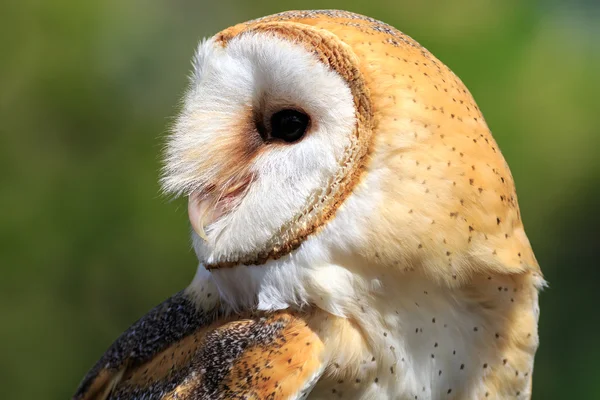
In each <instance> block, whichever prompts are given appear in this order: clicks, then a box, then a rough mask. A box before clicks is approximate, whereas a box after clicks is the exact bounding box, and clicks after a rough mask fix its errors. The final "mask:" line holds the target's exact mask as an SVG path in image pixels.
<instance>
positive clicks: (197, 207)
mask: <svg viewBox="0 0 600 400" xmlns="http://www.w3.org/2000/svg"><path fill="white" fill-rule="evenodd" d="M211 197H212V196H205V195H203V193H201V192H194V193H192V194H191V195H190V196H189V198H188V216H189V218H190V223H191V224H192V229H193V230H194V232H196V233H197V234H198V236H200V238H202V240H204V241H205V242H207V241H208V237H207V236H206V231H205V230H204V227H205V226H206V225H208V224H210V223H211V222H213V221H212V220H213V218H212V214H214V212H212V211H211V210H214V204H212V203H214V201H212V198H211Z"/></svg>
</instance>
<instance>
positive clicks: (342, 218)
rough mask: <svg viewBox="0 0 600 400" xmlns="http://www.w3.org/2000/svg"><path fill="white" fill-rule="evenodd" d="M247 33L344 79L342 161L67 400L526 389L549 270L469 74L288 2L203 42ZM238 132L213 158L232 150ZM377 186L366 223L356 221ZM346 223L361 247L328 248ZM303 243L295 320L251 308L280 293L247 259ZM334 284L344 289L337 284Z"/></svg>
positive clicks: (271, 259)
mask: <svg viewBox="0 0 600 400" xmlns="http://www.w3.org/2000/svg"><path fill="white" fill-rule="evenodd" d="M256 32H259V33H267V34H269V35H273V36H276V37H278V38H282V39H284V40H286V41H288V42H289V43H290V45H292V44H293V45H299V46H302V47H303V48H304V49H306V50H308V52H309V53H311V54H314V56H315V57H316V59H317V60H318V61H320V62H321V63H323V64H325V65H327V66H328V68H330V69H331V70H333V71H335V72H336V73H337V74H339V75H340V76H341V77H342V78H343V79H344V81H345V82H346V84H347V85H348V87H349V88H350V91H351V95H352V98H353V100H354V107H355V109H356V129H355V131H354V132H353V135H354V136H353V139H352V142H351V143H353V147H351V152H350V153H349V154H348V155H347V158H346V159H344V160H343V162H341V164H343V165H344V166H345V169H343V170H342V171H341V172H340V173H339V176H336V177H334V178H335V179H333V180H332V182H334V184H332V185H331V186H329V187H328V188H330V190H329V189H328V192H327V193H326V194H324V195H322V196H321V197H320V198H319V197H318V196H317V199H318V204H319V207H320V208H319V207H315V205H314V204H307V205H306V210H309V211H306V210H305V211H303V212H301V213H300V214H301V215H302V218H299V219H298V220H294V221H291V222H290V223H289V224H288V225H285V226H284V227H282V228H281V229H280V230H278V231H277V232H276V233H275V234H274V236H273V239H272V240H270V241H268V242H267V243H266V244H265V245H264V248H262V249H261V250H259V251H254V252H249V253H247V254H228V255H227V258H226V260H224V261H222V262H221V261H219V262H214V263H207V265H206V266H207V268H209V269H211V270H212V272H211V274H208V273H206V274H208V275H207V276H206V277H205V279H204V280H201V283H200V284H198V283H197V282H196V281H195V283H193V284H192V285H191V286H190V288H189V289H188V291H186V292H185V294H180V295H177V296H175V297H174V298H173V299H171V300H168V301H167V302H166V303H165V305H161V306H159V307H158V308H157V309H155V310H154V311H152V312H151V313H150V314H148V315H147V316H146V317H144V318H142V320H140V322H138V323H136V325H134V326H133V327H132V328H130V330H129V331H128V332H126V333H125V334H123V336H122V337H121V338H120V339H119V340H118V341H117V342H116V343H115V344H114V345H113V346H112V347H111V348H110V349H109V351H108V352H107V354H106V355H105V356H104V357H103V358H102V359H101V360H100V361H99V363H98V364H97V366H96V367H94V369H93V370H92V371H91V372H90V373H89V374H88V376H87V377H86V378H85V379H84V381H83V383H82V386H81V388H80V390H79V391H78V394H77V395H76V397H75V398H76V399H104V398H109V399H126V398H127V399H129V398H133V399H135V398H144V399H154V398H156V399H184V400H191V399H208V398H210V399H213V398H214V399H219V398H253V399H263V398H273V399H279V398H281V399H283V398H301V397H305V396H310V397H311V398H346V399H369V398H378V399H379V398H381V399H386V398H387V399H392V398H394V399H396V398H402V399H405V398H406V399H441V398H444V399H471V398H477V399H481V398H485V399H488V398H489V399H505V398H518V399H524V398H529V397H530V396H531V377H532V372H533V361H534V356H535V352H536V349H537V346H538V333H537V321H538V315H539V309H538V306H537V296H538V290H539V289H540V288H541V287H542V286H543V284H544V281H543V278H542V275H541V271H540V268H539V266H538V264H537V261H536V259H535V256H534V254H533V252H532V250H531V247H530V244H529V241H528V239H527V236H526V235H525V232H524V229H523V225H522V222H521V216H520V211H519V207H518V202H517V196H516V191H515V186H514V182H513V178H512V175H511V173H510V170H509V168H508V166H507V165H506V162H505V161H504V158H503V157H502V154H501V153H500V150H499V148H498V146H497V144H496V142H495V140H494V139H493V137H492V135H491V133H490V131H489V129H488V127H487V125H486V123H485V120H484V118H483V116H482V114H481V112H480V110H479V108H478V107H477V105H476V103H475V101H474V100H473V98H472V97H471V94H470V93H469V92H468V90H467V89H466V88H465V86H464V85H463V83H462V82H461V81H460V79H459V78H458V77H456V75H454V73H452V71H450V69H448V68H447V67H446V66H445V65H444V64H443V63H442V62H440V61H439V60H437V59H436V58H435V57H434V56H433V55H431V53H429V52H428V51H427V50H426V49H424V48H423V47H422V46H420V45H419V44H418V43H417V42H416V41H414V40H413V39H412V38H410V37H409V36H407V35H404V34H403V33H401V32H399V31H397V30H396V29H395V28H393V27H391V26H389V25H386V24H384V23H382V22H379V21H377V20H374V19H372V18H369V17H365V16H361V15H357V14H353V13H349V12H344V11H336V10H325V11H290V12H285V13H281V14H276V15H272V16H268V17H264V18H260V19H257V20H253V21H249V22H246V23H243V24H239V25H236V26H233V27H231V28H228V29H226V30H224V31H223V32H220V33H219V34H217V35H215V37H214V39H215V42H216V43H217V44H218V45H220V46H223V47H226V46H228V43H229V42H230V41H232V40H234V39H235V38H237V37H240V36H242V35H244V34H248V33H256ZM236 143H246V141H243V140H242V141H238V142H235V141H232V142H231V144H230V143H229V142H227V143H225V146H224V147H223V149H222V150H221V155H224V154H240V151H242V150H244V149H240V148H236V147H235V146H237V145H238V144H236ZM227 146H230V148H227ZM202 151H204V150H203V149H191V150H190V152H189V154H200V153H202ZM186 154H188V153H186ZM346 166H347V167H346ZM244 167H246V166H244V165H241V166H240V165H236V166H235V168H244ZM382 182H383V183H382ZM373 188H375V190H374V189H373ZM375 193H376V196H377V197H376V201H375V202H374V203H373V204H375V205H374V206H373V209H374V210H373V211H372V212H369V213H368V214H365V215H368V217H365V218H363V219H360V220H358V222H357V220H354V219H352V218H353V216H352V213H355V214H359V212H363V209H362V208H361V206H362V205H363V204H369V205H371V203H365V201H364V199H365V198H368V199H371V198H372V197H375ZM357 199H358V200H357ZM313 210H317V211H315V212H313ZM347 221H350V228H351V229H355V226H357V225H360V229H361V230H360V240H356V241H353V242H350V241H349V242H347V243H346V242H344V243H342V245H339V243H336V242H335V237H336V234H337V233H338V232H339V231H341V230H345V229H349V226H348V225H344V224H347ZM365 221H366V222H365ZM351 229H350V230H351ZM306 242H310V243H311V246H317V245H315V244H314V243H315V242H317V243H318V245H319V246H321V247H318V248H319V251H323V252H325V250H323V249H326V250H327V251H329V252H330V253H328V254H329V255H328V257H327V258H325V259H326V262H325V261H323V262H322V263H323V264H324V265H325V266H321V265H315V266H314V271H315V272H314V275H310V274H309V277H308V278H306V277H305V276H304V275H302V273H304V272H302V273H300V272H294V274H296V275H293V274H292V275H291V277H292V278H291V279H293V282H294V284H296V285H298V286H301V289H302V290H304V291H305V294H304V296H305V298H303V299H302V301H296V298H295V296H296V293H295V292H294V294H293V295H292V296H291V297H293V298H292V299H291V300H289V299H288V300H289V304H290V306H289V308H293V306H292V305H294V304H296V305H300V306H301V307H299V308H301V309H302V313H292V312H290V311H289V309H288V310H287V311H275V310H272V309H270V308H269V307H263V309H268V310H269V311H267V312H261V313H257V312H256V311H253V310H255V307H256V297H258V298H259V300H260V301H259V302H258V303H259V307H260V306H261V304H262V302H264V297H261V295H263V294H262V293H260V291H261V290H265V289H264V288H265V287H268V288H269V289H270V290H273V291H272V292H269V295H270V296H273V295H274V294H278V295H280V296H282V297H283V295H281V294H280V293H276V291H275V290H276V289H273V287H275V288H276V287H277V286H273V287H270V286H268V285H267V282H265V281H258V282H259V284H258V285H257V286H256V287H255V288H254V289H253V288H252V286H251V283H252V282H253V279H255V277H256V276H257V275H258V276H263V277H264V275H260V274H261V273H262V272H260V273H259V272H257V270H256V268H263V269H265V268H270V269H273V270H276V268H288V269H289V268H291V265H290V264H289V263H290V260H296V261H295V262H296V263H300V262H301V261H298V260H302V259H303V257H305V253H309V252H310V247H309V246H304V244H305V243H306ZM332 243H333V244H332ZM328 246H330V247H331V246H332V247H334V251H330V249H329V247H328ZM347 248H350V249H351V251H348V250H346V249H347ZM290 255H292V256H295V258H290ZM280 259H281V260H282V261H279V260H280ZM201 261H202V260H201ZM286 262H287V263H288V264H286ZM239 264H249V265H262V267H251V268H246V267H244V266H243V265H239ZM340 266H341V268H340ZM309 267H310V268H313V265H312V264H309ZM309 267H307V266H305V265H303V266H301V267H299V268H300V269H301V270H302V271H304V270H306V269H310V268H309ZM302 268H304V269H302ZM319 268H321V269H322V270H323V271H325V272H321V270H319ZM203 269H204V267H203V266H201V268H200V270H203ZM278 274H279V275H278ZM274 275H275V276H279V278H278V279H281V280H285V279H288V280H289V278H286V275H284V274H283V272H282V271H279V272H278V273H275V274H274ZM348 276H350V278H349V281H350V282H351V283H350V284H349V286H343V281H344V279H346V278H347V277H348ZM332 277H334V279H339V281H340V282H335V283H336V284H340V287H344V288H349V289H348V290H347V291H345V292H344V291H341V292H335V293H332V292H331V288H332V284H331V282H328V281H327V280H328V279H331V278H332ZM213 279H214V280H215V282H216V284H217V285H219V290H218V293H219V296H218V295H217V290H216V289H215V287H214V284H215V283H214V282H212V280H213ZM207 282H210V285H208V284H207ZM268 283H269V284H272V282H268ZM207 285H208V286H207ZM211 285H212V286H211ZM207 287H210V289H206V288H207ZM252 290H256V293H254V292H253V291H252ZM245 292H249V293H250V294H251V295H252V296H250V297H248V299H249V301H247V303H246V304H245V303H243V302H238V303H236V304H234V305H233V306H231V305H229V304H227V301H231V300H232V299H237V298H238V297H241V296H242V293H245ZM209 293H210V294H209ZM211 295H212V300H210V301H209V300H208V297H209V296H211ZM215 298H218V301H217V302H215V301H214V299H215ZM226 300H227V301H226ZM269 300H270V299H269ZM217 303H218V304H217ZM273 303H277V302H275V301H273ZM281 303H282V301H281V300H280V301H279V303H277V304H281ZM240 304H242V305H243V306H244V307H242V314H241V315H238V314H234V313H232V312H231V308H236V309H239V308H240ZM267 304H271V303H270V302H267ZM230 306H231V307H230ZM234 306H235V307H234ZM157 310H158V311H157ZM161 310H162V311H161ZM164 310H170V311H168V312H166V313H165V312H164ZM216 310H218V312H216ZM244 313H245V314H244ZM157 330H160V332H161V333H160V334H159V335H156V333H155V332H156V331H157Z"/></svg>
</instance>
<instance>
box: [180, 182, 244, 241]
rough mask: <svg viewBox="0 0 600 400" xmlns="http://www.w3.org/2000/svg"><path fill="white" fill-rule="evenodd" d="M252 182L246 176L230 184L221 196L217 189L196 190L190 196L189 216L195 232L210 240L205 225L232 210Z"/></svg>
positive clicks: (205, 239) (203, 238)
mask: <svg viewBox="0 0 600 400" xmlns="http://www.w3.org/2000/svg"><path fill="white" fill-rule="evenodd" d="M251 182H252V178H251V177H246V178H244V179H241V180H239V181H237V182H236V183H235V184H233V185H231V186H229V187H228V188H227V190H225V191H224V192H223V193H222V194H221V195H220V196H218V195H217V194H216V191H215V190H214V188H213V190H210V191H195V192H193V193H192V194H190V196H189V198H188V216H189V218H190V223H191V224H192V228H193V229H194V232H196V233H197V234H198V236H200V238H202V240H204V241H205V242H208V236H207V235H206V230H205V227H206V226H208V225H210V224H212V223H213V222H215V221H216V220H217V219H219V218H220V217H221V216H223V215H224V214H226V213H228V212H229V211H231V210H232V209H233V208H234V207H235V206H236V205H237V204H238V203H239V201H240V200H241V198H242V197H243V196H244V195H245V193H246V189H247V188H248V186H249V185H250V183H251Z"/></svg>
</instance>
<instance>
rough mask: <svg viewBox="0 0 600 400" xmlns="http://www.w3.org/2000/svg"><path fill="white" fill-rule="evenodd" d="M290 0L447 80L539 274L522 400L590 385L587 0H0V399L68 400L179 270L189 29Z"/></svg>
mask: <svg viewBox="0 0 600 400" xmlns="http://www.w3.org/2000/svg"><path fill="white" fill-rule="evenodd" d="M364 3H367V5H365V4H364ZM298 8H300V9H306V8H346V9H349V10H351V11H355V12H359V13H362V14H367V15H369V16H372V17H375V18H378V19H381V20H384V21H385V22H388V23H390V24H392V25H394V26H396V27H397V28H399V29H400V30H402V31H404V32H405V33H408V34H409V35H411V36H413V37H414V38H415V39H417V40H418V41H419V42H421V43H422V44H423V45H424V46H426V47H427V48H428V49H429V50H431V51H432V52H433V53H434V54H435V55H436V56H437V57H438V58H440V59H441V60H442V61H443V62H445V63H446V64H448V65H449V66H450V67H451V68H452V69H453V70H454V71H455V72H456V73H457V74H458V75H459V76H460V77H461V78H462V79H463V81H464V82H465V83H466V84H467V86H468V87H469V88H470V90H471V91H472V93H473V94H474V96H475V99H476V100H477V101H478V103H479V106H480V108H481V109H482V110H483V112H484V115H485V116H486V119H487V121H488V124H489V125H490V127H491V129H492V131H493V132H494V134H495V137H496V139H497V141H498V142H499V144H500V147H501V148H502V150H503V152H504V154H505V156H506V158H507V160H508V162H509V164H510V165H511V168H512V171H513V174H514V176H515V179H516V182H517V188H518V193H519V200H520V204H521V209H522V214H523V218H524V221H525V226H526V229H527V232H528V234H529V237H530V239H531V242H532V244H533V247H534V250H535V252H536V254H537V257H538V259H539V262H540V264H541V265H542V268H543V270H544V272H545V276H546V278H547V279H548V281H549V282H550V288H549V289H548V290H546V291H545V292H544V293H543V295H542V297H541V309H542V314H541V320H540V335H541V347H540V350H539V353H538V356H537V363H536V369H535V374H534V389H535V390H534V393H535V394H534V398H535V399H598V398H600V378H599V377H600V363H599V362H598V360H599V357H600V268H598V267H599V266H600V265H599V262H598V261H597V260H598V258H597V257H598V251H599V250H600V242H599V240H598V239H599V238H600V229H599V228H598V227H599V225H600V217H599V213H598V205H599V198H600V196H599V189H598V186H599V183H600V179H599V178H600V155H599V152H600V137H599V135H598V134H599V133H600V102H599V100H598V95H599V94H600V3H599V2H597V1H593V0H589V1H584V0H581V1H566V0H565V1H546V2H543V1H538V2H532V1H523V0H502V1H499V0H473V1H466V0H455V1H448V2H441V1H433V0H429V1H418V2H417V1H413V2H409V1H398V0H395V1H391V0H389V1H386V0H370V1H369V2H359V1H329V2H327V1H309V0H306V1H302V2H300V1H286V0H283V1H276V0H268V1H255V2H246V1H242V0H219V1H189V0H175V1H173V0H170V1H166V0H162V1H142V0H132V1H117V0H104V1H96V2H87V1H77V0H54V1H43V0H26V1H21V2H18V1H17V0H12V1H11V0H4V1H2V2H1V4H0V22H1V23H0V179H1V180H0V183H1V184H0V317H1V319H0V321H1V322H0V324H1V325H0V346H1V348H0V354H1V359H2V362H0V387H2V395H0V397H1V398H3V399H66V398H68V397H69V396H70V395H71V394H72V393H73V391H74V389H75V388H76V386H77V385H78V383H79V381H80V379H81V378H82V376H83V375H84V373H85V372H86V371H87V369H88V368H89V367H90V366H91V365H92V364H93V363H94V362H95V361H96V360H97V359H98V357H99V356H100V355H101V354H102V352H103V351H104V350H105V348H106V347H107V346H108V345H109V344H110V343H111V342H112V340H114V339H115V338H116V337H117V335H118V334H119V333H120V332H122V331H123V330H124V329H125V328H127V327H128V326H129V325H130V324H131V323H132V322H133V321H134V320H135V319H137V318H138V317H139V316H141V315H142V314H143V313H145V312H146V311H147V310H148V309H150V308H151V307H152V306H154V305H155V304H157V303H159V302H160V301H162V299H164V298H166V297H167V296H169V295H170V294H172V293H173V292H175V291H178V290H179V289H181V288H183V287H184V286H185V285H186V284H187V283H188V282H189V281H190V279H191V278H192V276H193V274H194V271H195V268H196V265H195V261H194V260H195V258H194V255H193V253H192V251H191V248H190V243H189V239H188V230H189V228H188V222H187V217H186V207H185V203H184V202H183V201H181V200H177V201H172V202H170V201H167V200H166V199H165V198H164V197H162V196H161V195H160V192H159V186H158V184H157V177H158V170H159V167H160V151H161V147H162V144H163V138H164V134H165V131H166V129H167V127H168V125H169V123H170V121H171V120H172V116H174V115H175V114H176V112H177V106H178V100H179V97H180V96H181V94H182V92H183V90H184V88H185V86H186V83H187V75H188V72H189V69H190V61H189V60H190V58H191V56H192V53H193V51H194V48H195V45H196V44H197V42H198V40H199V39H200V38H201V37H203V36H209V35H211V34H213V33H215V32H217V31H219V30H221V29H223V28H225V27H227V26H230V25H232V24H234V23H237V22H241V21H244V20H247V19H250V18H254V17H259V16H262V15H267V14H272V13H275V12H278V11H283V10H286V9H298Z"/></svg>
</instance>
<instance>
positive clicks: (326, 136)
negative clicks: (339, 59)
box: [163, 30, 357, 265]
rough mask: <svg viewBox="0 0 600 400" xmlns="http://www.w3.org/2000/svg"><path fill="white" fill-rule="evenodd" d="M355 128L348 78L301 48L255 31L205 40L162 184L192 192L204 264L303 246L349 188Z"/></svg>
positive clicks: (233, 261)
mask: <svg viewBox="0 0 600 400" xmlns="http://www.w3.org/2000/svg"><path fill="white" fill-rule="evenodd" d="M356 129H357V118H356V111H355V100H354V97H353V94H352V91H351V88H350V87H349V84H348V82H346V81H345V80H344V79H343V78H342V77H341V76H340V74H338V73H337V72H336V71H335V70H334V69H332V68H331V67H330V66H328V65H326V64H324V63H323V62H322V61H321V60H320V59H319V57H318V56H316V55H315V54H314V53H311V52H310V51H309V50H308V49H307V48H306V47H305V46H303V45H302V44H301V43H298V41H294V40H290V39H286V38H283V37H282V36H281V35H276V34H274V33H273V32H269V31H260V30H257V31H250V32H246V33H243V34H240V35H237V36H235V37H234V38H232V39H231V40H228V41H227V42H226V43H225V42H223V40H219V39H218V38H217V37H215V38H212V39H209V40H206V41H204V42H202V43H201V44H200V46H199V48H198V50H197V53H196V56H195V58H194V72H193V75H192V77H191V83H190V87H189V89H188V92H187V94H186V95H185V98H184V104H183V110H182V112H181V115H180V116H179V118H178V120H177V122H176V124H175V126H174V129H173V134H172V135H171V137H170V140H169V143H168V149H167V163H166V169H165V177H164V180H163V184H164V186H165V188H166V190H167V191H169V192H171V193H176V194H185V195H188V196H189V216H190V221H191V224H192V226H193V228H194V233H193V238H194V247H195V249H196V252H197V254H198V256H199V258H200V261H201V262H203V263H205V264H207V265H227V264H237V263H240V262H245V263H260V262H261V260H266V259H267V258H269V257H272V256H275V257H276V256H277V255H280V254H284V253H287V252H289V251H291V250H292V249H293V248H295V247H297V246H298V245H299V244H300V242H301V241H302V238H303V236H306V235H307V234H309V233H310V232H311V231H313V230H314V229H316V228H317V227H318V225H319V224H320V221H322V220H324V219H326V218H327V217H328V216H327V215H326V214H327V213H330V212H331V209H330V208H331V207H332V205H331V204H330V203H331V200H332V199H334V198H336V192H340V191H342V190H344V188H342V187H341V185H340V183H341V182H342V181H343V177H344V176H346V175H347V174H348V173H349V170H351V169H352V168H351V167H352V165H351V164H352V163H353V162H354V160H353V155H354V154H353V153H356V149H355V147H356V144H357V143H356V142H357V139H356ZM340 194H341V193H338V196H337V197H339V195H340Z"/></svg>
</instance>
